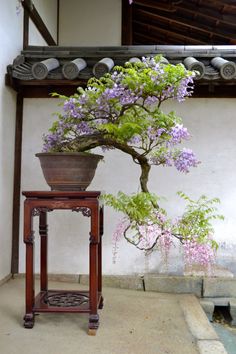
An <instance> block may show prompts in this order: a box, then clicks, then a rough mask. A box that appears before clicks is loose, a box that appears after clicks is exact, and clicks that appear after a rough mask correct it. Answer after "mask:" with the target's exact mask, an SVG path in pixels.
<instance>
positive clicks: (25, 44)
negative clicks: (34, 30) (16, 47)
mask: <svg viewBox="0 0 236 354" xmlns="http://www.w3.org/2000/svg"><path fill="white" fill-rule="evenodd" d="M28 45H29V13H28V12H27V11H26V10H24V24H23V49H26V48H27V47H28Z"/></svg>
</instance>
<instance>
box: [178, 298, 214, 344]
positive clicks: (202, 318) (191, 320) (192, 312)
mask: <svg viewBox="0 0 236 354" xmlns="http://www.w3.org/2000/svg"><path fill="white" fill-rule="evenodd" d="M179 301H180V305H181V307H182V310H183V312H184V316H185V319H186V322H187V323H188V326H189V328H190V331H191V333H192V334H193V336H194V337H195V338H196V339H197V340H218V339H219V338H218V336H217V334H216V332H215V330H214V329H213V328H212V326H211V325H210V323H209V321H208V319H207V317H206V315H205V313H204V311H203V309H202V308H201V305H200V303H199V301H198V299H197V298H196V297H195V296H194V295H192V296H190V295H181V297H180V300H179Z"/></svg>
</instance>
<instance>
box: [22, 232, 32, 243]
mask: <svg viewBox="0 0 236 354" xmlns="http://www.w3.org/2000/svg"><path fill="white" fill-rule="evenodd" d="M24 242H25V243H31V244H33V243H34V231H31V234H30V235H29V236H28V237H27V238H26V239H25V241H24Z"/></svg>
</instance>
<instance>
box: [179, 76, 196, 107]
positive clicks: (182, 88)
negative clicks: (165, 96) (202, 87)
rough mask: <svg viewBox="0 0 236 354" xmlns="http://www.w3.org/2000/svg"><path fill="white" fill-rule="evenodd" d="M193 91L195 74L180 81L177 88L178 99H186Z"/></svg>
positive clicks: (180, 100)
mask: <svg viewBox="0 0 236 354" xmlns="http://www.w3.org/2000/svg"><path fill="white" fill-rule="evenodd" d="M192 93H193V76H188V77H186V78H184V79H182V80H181V81H180V84H179V86H178V89H177V94H176V97H175V98H176V99H177V100H178V101H179V102H182V101H184V99H185V97H187V96H191V95H192Z"/></svg>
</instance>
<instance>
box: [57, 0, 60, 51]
mask: <svg viewBox="0 0 236 354" xmlns="http://www.w3.org/2000/svg"><path fill="white" fill-rule="evenodd" d="M59 30H60V0H57V45H59Z"/></svg>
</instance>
